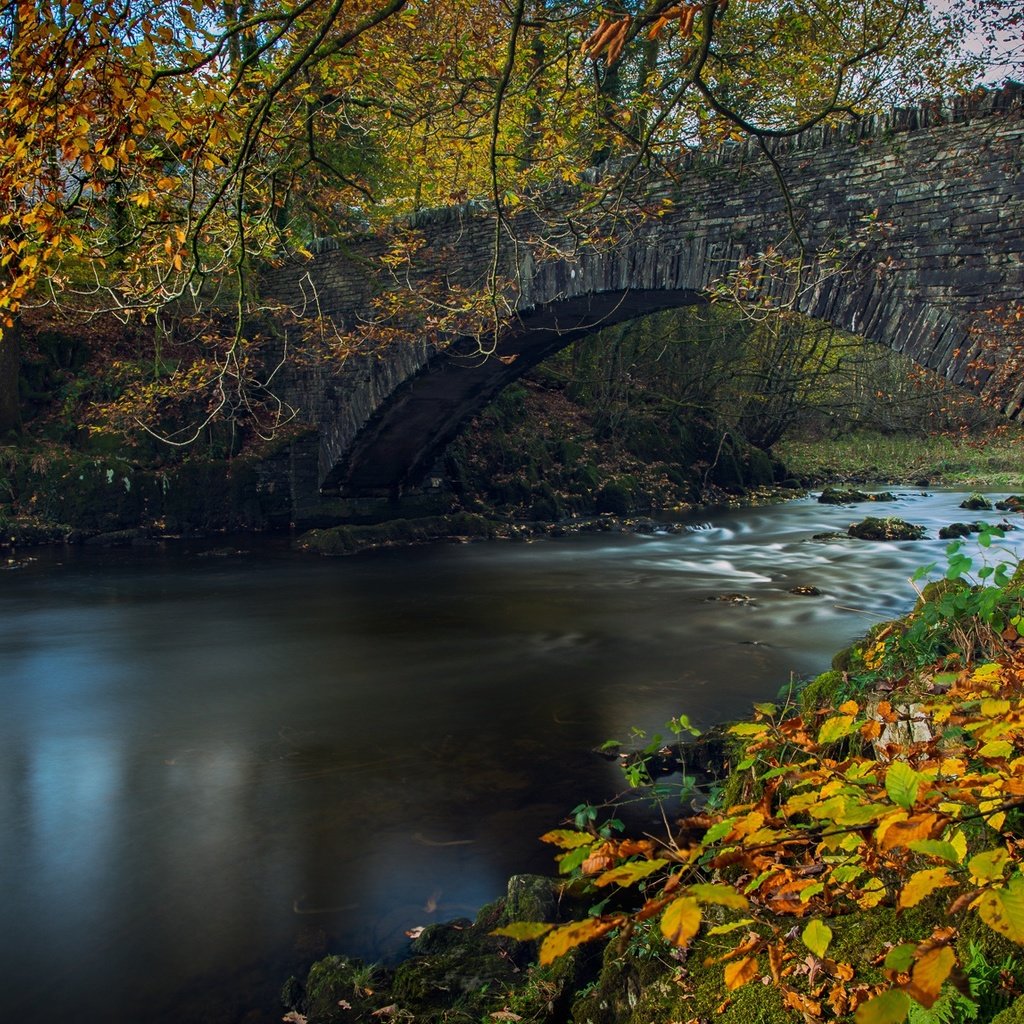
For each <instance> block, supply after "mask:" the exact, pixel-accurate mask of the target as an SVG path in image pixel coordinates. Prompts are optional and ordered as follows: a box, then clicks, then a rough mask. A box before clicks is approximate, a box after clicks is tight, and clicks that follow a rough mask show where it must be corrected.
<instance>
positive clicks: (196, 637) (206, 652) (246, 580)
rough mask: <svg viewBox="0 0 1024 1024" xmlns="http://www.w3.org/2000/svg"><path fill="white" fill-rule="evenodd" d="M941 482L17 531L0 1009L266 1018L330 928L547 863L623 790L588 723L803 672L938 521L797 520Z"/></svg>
mask: <svg viewBox="0 0 1024 1024" xmlns="http://www.w3.org/2000/svg"><path fill="white" fill-rule="evenodd" d="M962 497H963V495H961V494H953V493H936V494H932V495H928V496H925V495H921V494H918V493H913V492H908V493H905V494H901V496H900V498H899V500H898V501H897V502H896V503H895V504H886V505H861V506H858V507H856V508H855V509H851V508H848V507H847V508H841V507H840V508H836V507H830V506H823V505H819V504H817V503H816V502H815V501H814V500H813V499H801V500H798V501H794V502H791V503H789V504H786V505H776V506H769V507H765V508H757V509H741V510H731V511H722V512H716V513H707V512H705V513H702V514H701V516H700V518H699V519H695V520H694V521H693V522H692V523H691V524H690V525H689V527H688V528H687V529H686V530H685V531H684V532H682V533H678V534H657V535H653V536H638V535H629V534H615V533H603V534H591V535H585V536H575V537H567V538H564V539H560V540H552V541H544V542H538V543H535V544H530V545H516V544H507V543H487V544H473V545H461V546H460V545H451V544H441V545H436V546H431V547H424V548H417V549H412V550H406V551H389V552H378V553H367V554H364V555H360V556H357V557H353V558H348V559H340V560H321V559H315V558H308V557H298V556H296V555H295V554H293V553H291V552H290V551H289V550H288V548H287V544H286V542H284V541H280V542H275V541H253V540H252V539H243V540H240V541H239V540H236V541H235V542H234V543H236V544H237V545H238V546H239V547H241V548H242V549H243V551H242V552H241V553H237V552H236V553H234V554H231V555H218V554H211V553H209V552H208V551H204V550H203V549H202V547H200V546H192V547H189V546H186V545H167V546H165V547H158V548H152V549H150V548H144V549H133V550H127V551H110V550H103V551H100V550H94V549H89V548H76V549H67V550H58V551H40V552H31V553H29V554H31V555H32V556H33V560H31V561H29V562H27V563H26V564H20V565H12V566H11V567H10V571H7V572H5V573H4V574H3V575H2V576H0V612H2V614H0V823H2V829H0V871H2V892H3V900H2V905H3V924H2V928H0V1019H2V1020H5V1021H8V1020H9V1021H15V1020H32V1021H37V1022H40V1024H51V1022H52V1024H56V1022H65V1021H75V1022H76V1024H93V1022H100V1021H109V1020H125V1021H133V1022H139V1024H149V1022H163V1021H176V1022H178V1024H196V1022H211V1024H213V1022H217V1024H220V1022H229V1021H242V1020H243V1019H244V1020H245V1021H246V1022H247V1024H258V1022H261V1021H268V1022H269V1021H276V1020H280V1017H281V1011H280V1009H278V1007H277V1005H276V1003H275V992H276V989H277V988H278V987H279V985H280V984H281V982H282V981H283V980H284V979H285V977H287V975H288V973H289V972H291V971H298V970H300V969H301V968H302V967H303V966H305V965H308V963H309V962H310V961H311V960H313V959H314V958H316V957H317V956H319V955H322V954H324V953H326V952H332V951H344V952H347V953H351V954H355V955H359V956H363V957H365V958H368V959H385V960H386V959H389V958H391V959H393V958H395V957H396V956H399V955H401V952H402V950H403V949H404V948H406V946H407V941H408V940H407V939H406V938H405V935H404V932H405V930H406V929H408V928H411V927H414V926H417V925H425V924H429V923H431V922H434V921H441V920H446V919H450V918H453V917H458V916H471V915H472V914H473V912H474V911H475V910H476V909H477V908H478V907H479V906H480V905H481V904H482V903H484V902H486V901H488V900H490V899H493V898H495V897H496V896H498V895H500V894H501V893H502V892H503V891H504V887H505V881H506V879H507V877H508V875H510V874H513V873H516V872H522V871H548V870H550V868H551V863H552V862H551V851H550V849H549V848H547V847H545V846H544V845H543V844H540V843H538V842H537V840H536V838H535V837H536V836H537V835H538V834H540V833H541V832H543V831H545V830H546V829H548V828H551V827H553V826H555V825H557V824H558V823H559V821H560V820H561V819H562V818H563V817H564V816H565V814H566V812H567V811H568V810H569V809H570V808H571V807H572V806H573V805H575V804H576V803H579V802H580V801H581V800H591V801H595V802H596V801H599V800H602V799H604V798H606V797H607V796H609V795H611V794H612V793H613V792H615V791H617V790H618V789H619V788H621V778H620V777H619V776H618V772H617V769H616V767H615V765H614V764H609V763H608V762H607V761H605V760H602V759H601V758H599V757H597V756H595V755H594V754H593V753H591V749H592V748H593V747H594V746H596V745H598V744H600V743H601V742H602V741H603V740H605V739H607V738H609V737H613V736H614V737H620V738H623V737H626V736H627V735H628V733H629V729H630V727H631V726H638V727H641V728H643V729H647V730H657V729H661V728H662V727H663V725H664V723H665V721H666V720H667V719H668V718H669V717H670V716H671V715H673V714H676V713H679V712H685V713H686V714H688V715H689V716H690V718H691V720H693V721H694V722H695V723H697V724H699V725H705V726H706V725H710V724H713V723H716V722H719V721H722V720H725V719H728V718H730V717H736V716H739V715H742V714H744V713H745V712H746V711H747V709H748V708H749V706H750V704H751V702H753V701H755V700H763V699H770V698H771V697H773V696H774V695H775V693H776V692H777V691H778V689H779V687H780V685H782V684H785V683H786V682H787V681H788V680H790V679H791V678H793V677H794V676H796V677H802V676H807V675H810V674H814V673H817V672H820V671H822V670H823V669H825V668H827V667H828V664H829V661H830V659H831V656H832V654H833V653H834V652H835V651H836V650H838V649H839V648H841V647H843V646H845V645H846V644H848V643H849V642H850V641H851V640H852V639H854V638H855V637H856V636H857V635H858V634H859V633H861V632H862V631H863V630H864V629H866V628H867V627H868V626H869V625H870V624H871V623H873V622H875V621H877V620H878V619H881V618H885V617H888V616H895V615H898V614H901V613H903V612H905V611H906V610H907V609H908V608H909V607H910V605H911V604H912V603H913V600H914V596H915V595H914V592H913V590H912V588H911V587H910V585H909V584H908V583H907V578H908V577H909V576H910V575H911V573H912V572H913V570H914V568H915V567H916V566H918V565H920V564H922V563H926V562H929V561H933V560H938V561H942V560H943V551H944V547H945V542H942V541H937V540H925V541H920V542H916V543H895V544H893V543H889V544H881V543H869V542H863V541H852V540H849V541H833V542H829V543H825V542H821V541H814V540H812V539H811V538H812V536H813V535H814V534H816V533H820V532H822V531H829V530H844V529H845V527H846V526H847V525H848V524H849V523H850V522H853V521H854V520H856V519H859V518H861V517H862V516H863V515H867V514H877V515H898V516H901V517H903V518H906V519H908V520H910V521H912V522H915V523H921V524H922V525H925V526H926V527H928V531H929V536H930V537H933V538H934V537H935V536H936V534H937V530H938V527H939V526H941V525H943V524H945V523H949V522H951V521H954V520H958V519H959V520H963V519H976V518H979V515H978V514H976V513H967V512H963V511H962V510H960V509H959V508H958V507H957V506H958V504H959V502H960V500H961V499H962ZM981 518H986V519H988V520H990V521H996V520H998V519H999V518H1000V517H999V516H998V514H987V515H983V516H981ZM1015 518H1016V520H1017V521H1018V522H1019V523H1021V525H1024V519H1022V517H1021V516H1019V515H1018V516H1016V517H1015ZM1018 538H1024V530H1022V531H1021V532H1020V533H1016V534H1009V535H1008V536H1007V540H1006V543H1005V546H1006V547H1007V548H1010V549H1017V550H1024V542H1022V541H1020V540H1018ZM19 554H21V553H19ZM996 557H998V556H996ZM798 585H810V586H815V587H817V588H819V589H820V591H821V593H820V595H818V596H798V595H795V594H792V593H790V590H791V588H793V587H795V586H798ZM733 593H742V594H744V595H747V596H748V597H749V598H750V599H751V600H750V601H748V602H740V601H716V600H709V598H715V597H717V596H720V595H724V594H733Z"/></svg>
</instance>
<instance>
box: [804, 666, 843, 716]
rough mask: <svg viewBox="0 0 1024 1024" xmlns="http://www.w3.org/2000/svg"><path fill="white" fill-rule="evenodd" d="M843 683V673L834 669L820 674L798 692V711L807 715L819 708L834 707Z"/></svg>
mask: <svg viewBox="0 0 1024 1024" xmlns="http://www.w3.org/2000/svg"><path fill="white" fill-rule="evenodd" d="M843 682H844V677H843V673H842V672H840V671H837V670H836V669H830V670H829V671H828V672H822V673H821V675H820V676H816V677H815V678H814V679H812V680H811V681H810V682H809V683H808V684H807V685H806V686H805V687H804V688H803V689H802V690H801V691H800V710H801V711H802V712H803V714H804V715H809V714H812V713H813V712H815V711H818V710H819V709H821V708H828V707H834V706H835V704H836V703H837V701H836V698H837V697H838V696H839V694H840V689H841V687H842V685H843Z"/></svg>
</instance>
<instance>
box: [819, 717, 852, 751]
mask: <svg viewBox="0 0 1024 1024" xmlns="http://www.w3.org/2000/svg"><path fill="white" fill-rule="evenodd" d="M856 728H857V720H856V718H854V716H853V715H836V717H835V718H830V719H829V720H828V721H827V722H825V723H824V724H823V725H822V727H821V729H820V731H819V732H818V743H819V745H822V746H823V745H824V744H826V743H835V742H836V740H841V739H842V738H843V737H844V736H849V735H850V733H851V732H853V731H854V730H855V729H856Z"/></svg>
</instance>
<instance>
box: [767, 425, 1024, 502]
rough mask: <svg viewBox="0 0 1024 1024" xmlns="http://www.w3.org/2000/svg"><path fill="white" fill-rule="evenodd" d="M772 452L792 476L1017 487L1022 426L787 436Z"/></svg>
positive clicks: (1021, 476)
mask: <svg viewBox="0 0 1024 1024" xmlns="http://www.w3.org/2000/svg"><path fill="white" fill-rule="evenodd" d="M775 454H776V455H777V456H778V457H779V458H780V459H781V460H782V461H783V463H785V465H786V467H787V469H788V470H789V472H790V473H792V474H793V476H795V477H806V478H810V479H811V480H813V481H814V482H817V483H826V482H828V483H840V482H851V483H852V482H873V483H893V484H904V485H919V486H926V485H927V486H932V487H935V486H949V487H965V488H972V489H977V488H991V489H996V490H1016V489H1019V488H1022V487H1024V430H1022V429H1021V428H1019V427H1016V426H1013V427H1010V426H1007V427H1000V428H999V429H998V430H997V431H996V432H995V433H993V434H991V435H988V436H986V437H969V436H952V435H945V434H939V435H934V436H921V437H907V436H902V437H901V436H893V435H884V434H868V433H864V434H853V435H849V436H847V437H842V438H838V439H834V440H833V439H824V440H785V441H782V442H780V443H779V444H778V445H776V448H775Z"/></svg>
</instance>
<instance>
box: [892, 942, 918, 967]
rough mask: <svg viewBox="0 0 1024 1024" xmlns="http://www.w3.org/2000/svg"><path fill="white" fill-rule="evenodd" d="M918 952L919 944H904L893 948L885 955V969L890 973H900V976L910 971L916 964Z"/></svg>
mask: <svg viewBox="0 0 1024 1024" xmlns="http://www.w3.org/2000/svg"><path fill="white" fill-rule="evenodd" d="M916 952H917V944H916V943H913V942H904V943H903V944H902V945H899V946H893V947H892V949H890V950H889V952H888V953H886V954H885V968H886V970H888V971H899V972H900V974H903V973H905V972H906V971H909V970H910V965H911V964H912V963H913V962H914V954H915V953H916Z"/></svg>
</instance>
